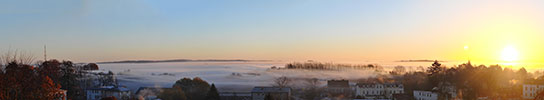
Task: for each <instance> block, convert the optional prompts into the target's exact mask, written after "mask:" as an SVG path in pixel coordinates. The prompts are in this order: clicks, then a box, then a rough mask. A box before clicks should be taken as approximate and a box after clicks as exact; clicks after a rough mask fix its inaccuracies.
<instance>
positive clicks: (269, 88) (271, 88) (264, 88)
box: [251, 87, 291, 92]
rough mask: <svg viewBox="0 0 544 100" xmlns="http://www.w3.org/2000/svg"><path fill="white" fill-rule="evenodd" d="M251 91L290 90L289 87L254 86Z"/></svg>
mask: <svg viewBox="0 0 544 100" xmlns="http://www.w3.org/2000/svg"><path fill="white" fill-rule="evenodd" d="M251 92H291V88H288V87H284V88H280V87H255V88H253V90H251Z"/></svg>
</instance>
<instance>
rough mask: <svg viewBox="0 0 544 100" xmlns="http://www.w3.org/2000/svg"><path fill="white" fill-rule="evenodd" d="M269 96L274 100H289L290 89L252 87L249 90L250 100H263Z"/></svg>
mask: <svg viewBox="0 0 544 100" xmlns="http://www.w3.org/2000/svg"><path fill="white" fill-rule="evenodd" d="M267 95H269V96H270V97H272V98H273V99H274V100H290V99H291V88H287V87H283V88H280V87H254V88H253V90H251V98H252V100H264V99H265V98H266V96H267Z"/></svg>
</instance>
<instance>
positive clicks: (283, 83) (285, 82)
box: [274, 76, 291, 88]
mask: <svg viewBox="0 0 544 100" xmlns="http://www.w3.org/2000/svg"><path fill="white" fill-rule="evenodd" d="M274 83H275V86H277V87H280V88H283V87H287V86H289V84H291V79H289V78H287V77H285V76H282V77H278V78H276V80H274Z"/></svg>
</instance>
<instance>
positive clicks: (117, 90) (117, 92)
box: [86, 86, 130, 100]
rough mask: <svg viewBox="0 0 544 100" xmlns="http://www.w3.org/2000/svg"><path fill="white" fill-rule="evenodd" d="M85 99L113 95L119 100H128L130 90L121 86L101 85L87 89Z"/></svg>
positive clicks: (96, 99) (89, 99)
mask: <svg viewBox="0 0 544 100" xmlns="http://www.w3.org/2000/svg"><path fill="white" fill-rule="evenodd" d="M86 92H87V100H100V99H101V98H104V97H112V96H113V97H115V98H117V99H119V100H128V99H129V98H130V90H129V89H127V88H123V87H115V86H101V87H98V88H91V89H87V91H86Z"/></svg>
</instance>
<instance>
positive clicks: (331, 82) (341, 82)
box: [327, 80, 349, 87]
mask: <svg viewBox="0 0 544 100" xmlns="http://www.w3.org/2000/svg"><path fill="white" fill-rule="evenodd" d="M327 87H349V81H348V80H329V81H327Z"/></svg>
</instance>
